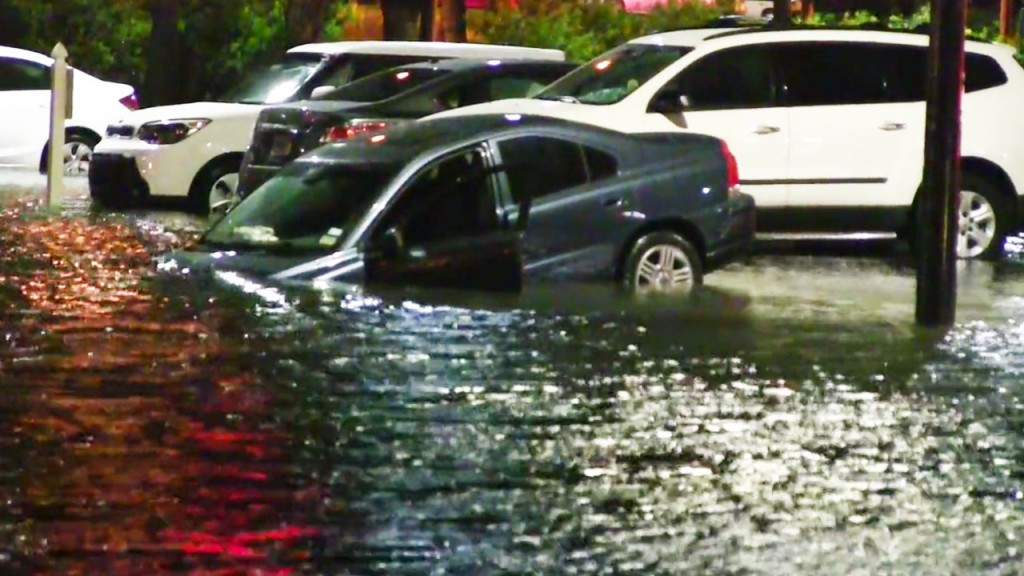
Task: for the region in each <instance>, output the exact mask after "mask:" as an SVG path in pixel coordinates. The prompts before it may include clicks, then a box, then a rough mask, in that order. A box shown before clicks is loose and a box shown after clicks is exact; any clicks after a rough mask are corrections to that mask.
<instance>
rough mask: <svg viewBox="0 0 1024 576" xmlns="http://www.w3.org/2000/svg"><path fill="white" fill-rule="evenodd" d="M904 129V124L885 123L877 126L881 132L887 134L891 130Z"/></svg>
mask: <svg viewBox="0 0 1024 576" xmlns="http://www.w3.org/2000/svg"><path fill="white" fill-rule="evenodd" d="M906 127H907V125H906V124H904V123H903V122H886V123H885V124H882V125H881V126H879V128H881V129H882V130H886V131H889V132H891V131H893V130H903V129H904V128H906Z"/></svg>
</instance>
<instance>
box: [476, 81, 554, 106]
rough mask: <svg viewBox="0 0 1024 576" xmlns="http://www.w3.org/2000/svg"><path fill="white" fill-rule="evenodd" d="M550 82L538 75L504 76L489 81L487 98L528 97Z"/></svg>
mask: <svg viewBox="0 0 1024 576" xmlns="http://www.w3.org/2000/svg"><path fill="white" fill-rule="evenodd" d="M547 85H548V82H545V81H543V80H542V79H540V78H537V77H536V76H534V77H530V76H502V77H498V78H491V79H490V80H488V81H487V99H488V100H489V101H490V100H504V99H505V98H528V97H530V96H532V95H534V94H536V93H537V92H540V91H541V89H543V88H544V87H545V86H547Z"/></svg>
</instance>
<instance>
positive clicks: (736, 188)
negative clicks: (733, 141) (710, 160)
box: [721, 140, 740, 198]
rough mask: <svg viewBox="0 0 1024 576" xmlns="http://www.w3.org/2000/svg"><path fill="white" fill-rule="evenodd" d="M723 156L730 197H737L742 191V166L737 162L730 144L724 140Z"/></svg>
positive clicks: (726, 183)
mask: <svg viewBox="0 0 1024 576" xmlns="http://www.w3.org/2000/svg"><path fill="white" fill-rule="evenodd" d="M721 142H722V156H724V157H725V185H726V189H727V190H728V194H729V198H735V197H736V196H738V195H739V193H740V168H739V165H738V164H737V163H736V157H735V156H733V155H732V150H729V145H728V144H726V143H725V140H722V141H721Z"/></svg>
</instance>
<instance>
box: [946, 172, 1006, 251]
mask: <svg viewBox="0 0 1024 576" xmlns="http://www.w3.org/2000/svg"><path fill="white" fill-rule="evenodd" d="M1011 213H1012V210H1011V208H1010V207H1009V206H1008V205H1007V202H1006V197H1005V196H1004V195H1003V194H1002V193H1001V192H1000V190H999V189H998V188H997V187H996V186H994V185H993V184H992V183H991V182H990V181H989V180H987V179H985V178H980V177H978V176H976V175H974V174H971V173H969V172H964V174H963V176H962V177H961V179H960V202H959V203H958V204H957V217H958V218H959V236H958V237H957V244H956V255H957V257H958V258H961V259H967V260H972V259H977V260H996V259H998V258H999V257H1000V256H1002V254H1003V242H1004V240H1005V239H1006V235H1007V234H1008V233H1009V231H1010V222H1009V220H1010V214H1011Z"/></svg>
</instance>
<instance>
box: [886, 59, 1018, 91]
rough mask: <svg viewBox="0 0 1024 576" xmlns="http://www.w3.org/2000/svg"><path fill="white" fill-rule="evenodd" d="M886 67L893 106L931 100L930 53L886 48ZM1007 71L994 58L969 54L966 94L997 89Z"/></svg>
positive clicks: (1004, 79) (1004, 78)
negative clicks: (929, 86) (929, 93)
mask: <svg viewBox="0 0 1024 576" xmlns="http://www.w3.org/2000/svg"><path fill="white" fill-rule="evenodd" d="M884 52H885V57H884V59H882V62H879V64H880V65H883V66H884V68H881V69H880V70H884V71H885V73H886V74H887V77H886V91H887V92H886V95H887V96H888V101H889V102H923V101H925V99H926V98H927V97H928V94H927V86H928V50H927V48H924V47H919V46H886V47H885V48H884ZM1007 81H1008V80H1007V77H1006V71H1005V70H1003V68H1002V66H1000V65H999V63H998V62H996V61H995V60H994V59H993V58H991V57H989V56H985V55H984V54H972V53H967V54H966V55H965V57H964V91H965V92H967V93H971V92H976V91H978V90H986V89H988V88H995V87H996V86H1001V85H1003V84H1005V83H1006V82H1007Z"/></svg>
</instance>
